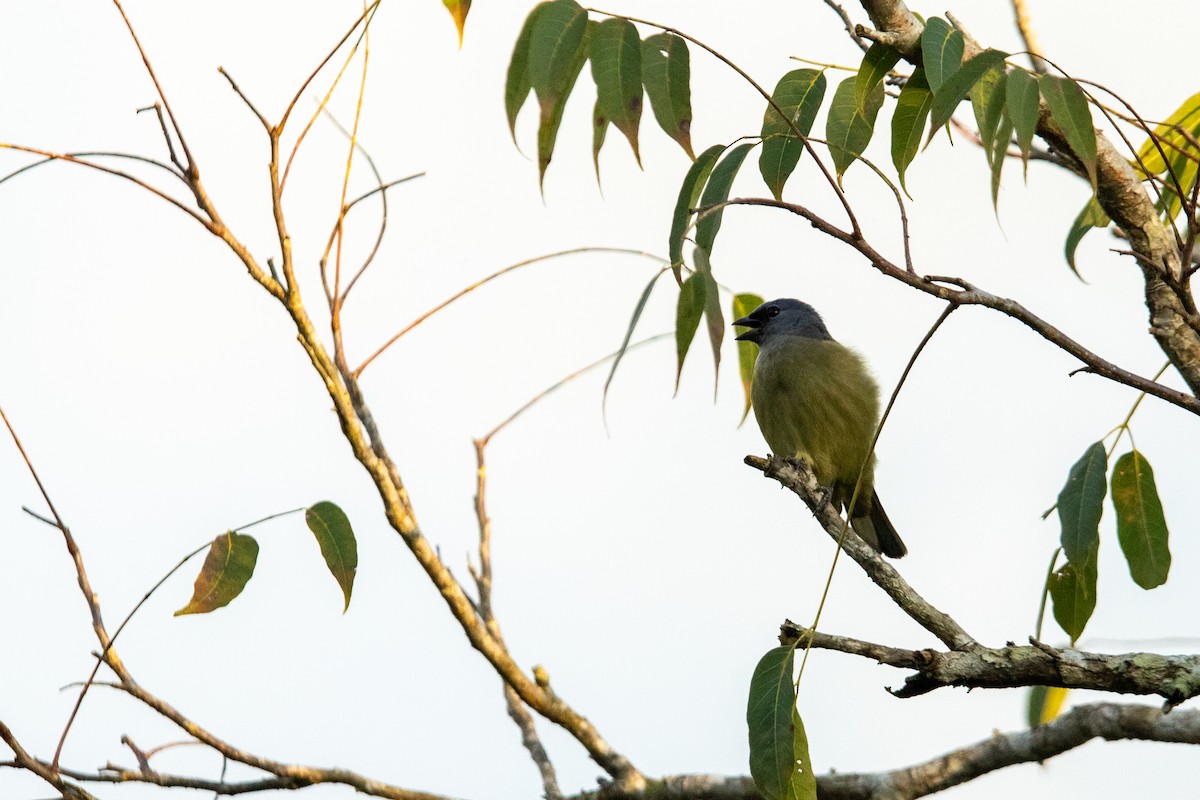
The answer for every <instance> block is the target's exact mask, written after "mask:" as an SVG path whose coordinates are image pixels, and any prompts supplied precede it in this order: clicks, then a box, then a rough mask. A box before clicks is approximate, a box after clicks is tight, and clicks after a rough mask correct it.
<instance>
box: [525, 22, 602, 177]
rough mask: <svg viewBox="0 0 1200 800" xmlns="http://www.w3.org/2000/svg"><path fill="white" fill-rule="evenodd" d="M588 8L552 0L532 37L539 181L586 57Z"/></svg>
mask: <svg viewBox="0 0 1200 800" xmlns="http://www.w3.org/2000/svg"><path fill="white" fill-rule="evenodd" d="M587 21H588V20H587V12H586V11H584V10H583V8H581V7H580V6H579V4H578V3H576V2H575V0H551V2H549V3H546V4H545V5H544V6H543V7H542V8H541V11H540V12H538V14H537V19H536V20H535V21H534V26H533V32H532V33H531V34H530V37H529V79H530V82H531V83H532V84H533V91H534V93H535V94H536V95H537V99H538V105H539V107H540V109H541V116H540V118H539V121H538V183H539V185H540V184H541V183H542V181H543V180H544V179H545V177H546V167H548V166H549V165H550V159H551V157H552V156H553V155H554V142H555V140H556V139H557V138H558V128H559V125H560V124H561V123H562V116H563V109H564V108H565V106H566V103H567V97H568V96H569V95H570V94H571V89H572V88H574V86H575V81H576V79H577V78H578V77H579V73H580V71H581V70H582V69H583V63H584V62H585V61H586V60H587V52H588V50H587V45H588V41H587V32H588V25H587Z"/></svg>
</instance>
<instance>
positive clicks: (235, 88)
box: [217, 67, 271, 134]
mask: <svg viewBox="0 0 1200 800" xmlns="http://www.w3.org/2000/svg"><path fill="white" fill-rule="evenodd" d="M217 72H219V73H221V75H222V77H224V78H225V80H227V81H229V86H230V88H231V89H233V91H234V92H235V93H236V94H237V96H238V97H240V98H242V102H243V103H245V104H246V108H248V109H250V110H251V111H252V112H253V113H254V116H256V117H258V121H259V122H260V123H262V126H263V130H265V131H266V132H267V133H268V134H269V133H270V132H271V123H269V122H267V118H266V117H264V116H263V115H262V112H260V111H259V110H258V109H257V108H255V107H254V103H252V102H250V98H249V97H246V93H245V92H243V91H242V87H240V86H238V85H237V81H235V80H234V79H233V76H231V75H230V74H229V73H228V72H226V71H225V68H224V67H217Z"/></svg>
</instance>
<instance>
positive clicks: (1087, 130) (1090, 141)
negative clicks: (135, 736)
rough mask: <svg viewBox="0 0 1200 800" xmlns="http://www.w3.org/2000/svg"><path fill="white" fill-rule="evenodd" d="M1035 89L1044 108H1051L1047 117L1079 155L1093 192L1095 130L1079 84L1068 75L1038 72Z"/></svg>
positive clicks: (1090, 112)
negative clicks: (1063, 76)
mask: <svg viewBox="0 0 1200 800" xmlns="http://www.w3.org/2000/svg"><path fill="white" fill-rule="evenodd" d="M1038 89H1039V90H1040V92H1041V95H1042V99H1043V100H1045V101H1046V107H1047V108H1049V109H1050V118H1051V119H1052V120H1054V122H1055V124H1057V125H1058V127H1059V129H1060V130H1062V132H1063V135H1064V136H1065V137H1066V139H1067V144H1068V145H1069V146H1070V148H1071V151H1072V152H1073V153H1075V155H1076V157H1078V159H1079V161H1080V163H1082V164H1083V167H1084V169H1085V170H1087V174H1088V179H1089V180H1091V182H1092V191H1093V192H1094V191H1095V189H1096V129H1095V127H1094V126H1093V125H1092V111H1091V109H1090V108H1088V101H1087V98H1086V97H1085V96H1084V94H1083V91H1082V90H1081V89H1080V88H1079V85H1078V84H1076V83H1075V81H1073V80H1071V79H1070V78H1060V77H1058V76H1057V75H1041V76H1039V77H1038Z"/></svg>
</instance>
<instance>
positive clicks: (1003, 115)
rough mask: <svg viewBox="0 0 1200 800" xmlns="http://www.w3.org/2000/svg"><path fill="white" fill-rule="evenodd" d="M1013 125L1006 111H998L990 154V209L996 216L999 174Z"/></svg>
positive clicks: (998, 201)
mask: <svg viewBox="0 0 1200 800" xmlns="http://www.w3.org/2000/svg"><path fill="white" fill-rule="evenodd" d="M1012 130H1013V124H1012V120H1011V119H1009V118H1008V111H1007V110H1006V109H1003V108H1002V109H1000V120H999V121H998V122H997V123H996V140H995V142H994V147H993V149H992V152H991V165H990V166H991V168H992V209H993V210H994V211H995V212H996V214H997V216H999V213H1000V173H1001V172H1002V171H1003V170H1004V161H1005V159H1006V157H1007V156H1008V142H1009V140H1010V139H1011V138H1012Z"/></svg>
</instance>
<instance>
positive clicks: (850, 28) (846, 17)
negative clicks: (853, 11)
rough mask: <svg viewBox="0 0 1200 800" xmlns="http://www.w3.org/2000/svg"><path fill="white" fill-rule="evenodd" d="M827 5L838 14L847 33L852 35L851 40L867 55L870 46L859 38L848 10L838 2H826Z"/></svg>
mask: <svg viewBox="0 0 1200 800" xmlns="http://www.w3.org/2000/svg"><path fill="white" fill-rule="evenodd" d="M825 5H827V6H829V8H831V9H833V13H835V14H837V15H838V18H839V19H841V21H842V24H843V25H845V26H846V33H848V34H850V40H851V41H853V42H854V43H855V44H856V45H858V47H859V49H860V50H862V51H863V52H864V53H865V52H866V51H867V49H868V48H869V47H870V45H868V44H867V43H866V42H865V41H863V37H861V36H859V35H858V32H857V31H855V30H854V21H853V20H851V19H850V14H849V13H847V11H846V9H845V8H844V7H842V5H841V4H839V3H837V2H836V0H825Z"/></svg>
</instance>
